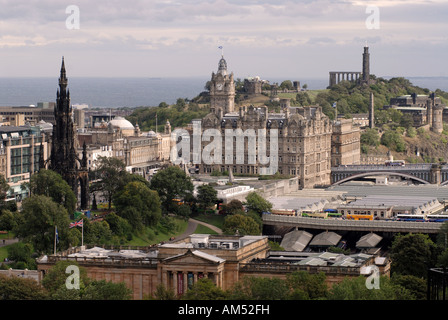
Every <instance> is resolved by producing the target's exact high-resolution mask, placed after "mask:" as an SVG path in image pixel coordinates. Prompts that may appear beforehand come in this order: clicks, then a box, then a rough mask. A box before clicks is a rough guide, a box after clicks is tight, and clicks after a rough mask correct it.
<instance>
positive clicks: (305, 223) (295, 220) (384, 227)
mask: <svg viewBox="0 0 448 320" xmlns="http://www.w3.org/2000/svg"><path fill="white" fill-rule="evenodd" d="M262 218H263V223H264V224H268V225H279V226H291V227H300V228H309V229H322V230H348V231H369V232H370V231H371V232H415V233H419V232H421V233H438V232H439V230H440V227H441V226H442V223H440V222H413V221H412V222H411V221H385V220H342V219H319V218H309V217H297V216H280V215H275V214H263V217H262Z"/></svg>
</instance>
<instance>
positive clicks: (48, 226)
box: [15, 195, 69, 253]
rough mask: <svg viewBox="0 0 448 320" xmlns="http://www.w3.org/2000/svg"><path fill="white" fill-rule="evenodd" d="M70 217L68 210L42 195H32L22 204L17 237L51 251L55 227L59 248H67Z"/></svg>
mask: <svg viewBox="0 0 448 320" xmlns="http://www.w3.org/2000/svg"><path fill="white" fill-rule="evenodd" d="M68 225H69V217H68V214H67V210H66V209H65V208H64V207H63V206H61V205H60V204H57V203H56V202H54V201H53V200H52V199H51V198H49V197H47V196H42V195H32V196H31V197H29V198H26V199H25V200H24V201H23V204H22V211H21V213H20V223H19V224H18V226H17V228H16V229H15V232H16V235H17V237H19V238H20V239H22V240H24V241H26V242H29V243H31V244H32V245H33V247H34V249H35V250H36V251H37V252H39V253H43V252H47V253H48V252H51V251H52V250H53V249H54V239H55V229H56V227H57V230H58V234H59V243H58V248H61V249H63V248H67V247H68V245H69V241H68V240H69V239H68V237H67V234H68Z"/></svg>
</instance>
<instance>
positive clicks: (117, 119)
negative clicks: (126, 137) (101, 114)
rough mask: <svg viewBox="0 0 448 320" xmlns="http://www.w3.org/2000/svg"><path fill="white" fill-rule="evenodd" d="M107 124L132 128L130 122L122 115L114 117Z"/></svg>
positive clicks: (123, 128) (121, 127) (126, 128)
mask: <svg viewBox="0 0 448 320" xmlns="http://www.w3.org/2000/svg"><path fill="white" fill-rule="evenodd" d="M109 125H111V126H113V127H118V128H120V129H122V130H134V126H133V125H132V123H131V122H129V121H128V120H126V119H125V118H123V117H115V118H114V119H112V121H111V122H109Z"/></svg>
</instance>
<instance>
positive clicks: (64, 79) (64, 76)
mask: <svg viewBox="0 0 448 320" xmlns="http://www.w3.org/2000/svg"><path fill="white" fill-rule="evenodd" d="M67 82H68V81H67V74H66V72H65V62H64V57H62V65H61V75H60V77H59V86H61V85H65V86H67Z"/></svg>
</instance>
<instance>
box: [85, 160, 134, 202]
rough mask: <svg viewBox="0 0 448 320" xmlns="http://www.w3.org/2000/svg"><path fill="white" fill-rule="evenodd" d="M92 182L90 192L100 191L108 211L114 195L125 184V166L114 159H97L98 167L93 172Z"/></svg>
mask: <svg viewBox="0 0 448 320" xmlns="http://www.w3.org/2000/svg"><path fill="white" fill-rule="evenodd" d="M93 177H94V182H93V183H92V184H91V186H90V190H91V191H92V192H98V191H100V192H101V193H102V194H103V195H104V196H105V197H106V198H107V200H108V203H109V209H110V208H111V205H112V198H113V196H114V195H115V193H116V192H117V191H118V190H119V189H120V188H121V187H122V186H123V185H124V184H125V179H126V178H127V172H126V166H125V164H124V162H123V161H121V160H120V159H118V158H115V157H99V158H98V167H97V169H96V170H95V171H94V172H93Z"/></svg>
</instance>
